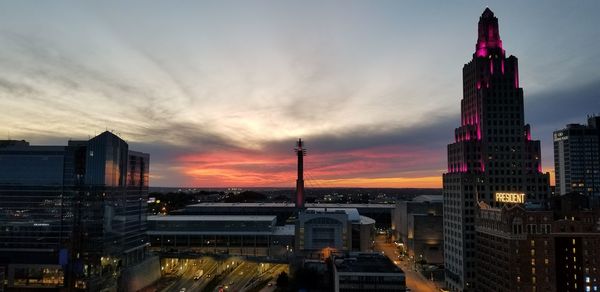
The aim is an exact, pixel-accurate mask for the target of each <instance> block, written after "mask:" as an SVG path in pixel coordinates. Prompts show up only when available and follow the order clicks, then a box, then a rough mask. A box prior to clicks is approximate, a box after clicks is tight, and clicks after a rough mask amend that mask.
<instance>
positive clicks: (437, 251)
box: [392, 195, 444, 264]
mask: <svg viewBox="0 0 600 292" xmlns="http://www.w3.org/2000/svg"><path fill="white" fill-rule="evenodd" d="M442 202H443V198H442V196H431V195H423V196H417V197H415V198H414V199H413V200H412V201H400V202H397V203H396V208H395V209H394V211H393V213H392V232H393V237H394V239H395V240H396V241H398V242H400V243H402V244H403V246H404V247H405V248H406V252H408V254H409V256H412V257H413V258H419V259H423V260H425V261H426V262H427V263H432V264H439V263H443V262H444V253H443V251H444V234H443V231H444V228H443V226H444V225H443V205H442Z"/></svg>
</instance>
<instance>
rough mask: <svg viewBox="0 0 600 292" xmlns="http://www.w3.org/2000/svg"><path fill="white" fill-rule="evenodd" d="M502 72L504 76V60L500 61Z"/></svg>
mask: <svg viewBox="0 0 600 292" xmlns="http://www.w3.org/2000/svg"><path fill="white" fill-rule="evenodd" d="M500 70H501V71H502V75H504V58H502V60H501V61H500Z"/></svg>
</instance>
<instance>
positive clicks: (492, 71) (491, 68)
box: [490, 59, 494, 75]
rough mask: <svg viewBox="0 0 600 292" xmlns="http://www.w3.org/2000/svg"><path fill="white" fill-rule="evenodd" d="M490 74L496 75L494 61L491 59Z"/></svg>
mask: <svg viewBox="0 0 600 292" xmlns="http://www.w3.org/2000/svg"><path fill="white" fill-rule="evenodd" d="M490 74H492V75H494V60H492V59H490Z"/></svg>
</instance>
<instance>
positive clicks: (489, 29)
mask: <svg viewBox="0 0 600 292" xmlns="http://www.w3.org/2000/svg"><path fill="white" fill-rule="evenodd" d="M454 139H455V141H454V143H452V144H449V145H448V172H447V173H445V174H444V176H443V185H444V191H443V196H444V263H445V268H446V284H447V286H448V288H450V290H452V291H475V289H473V285H474V283H473V279H474V278H475V277H474V270H475V269H474V266H475V264H476V261H475V258H474V255H475V225H474V222H475V219H476V218H475V214H476V212H475V211H476V209H475V208H476V206H478V204H477V203H478V201H482V202H485V203H487V204H489V205H491V206H500V205H502V204H507V202H513V203H522V202H523V201H526V202H530V203H542V202H543V201H544V200H545V199H546V198H547V196H548V194H549V192H550V189H549V185H548V182H549V174H548V173H546V174H544V173H542V165H541V161H540V142H539V141H534V140H531V132H530V127H529V125H526V124H525V123H524V115H523V89H522V88H520V87H519V69H518V61H517V58H516V57H515V56H510V57H508V58H507V57H506V56H505V51H504V49H503V48H502V40H501V39H500V33H499V30H498V19H497V18H496V17H495V16H494V13H493V12H492V11H491V10H490V9H489V8H486V9H485V11H484V12H483V14H482V15H481V17H480V18H479V26H478V39H477V44H476V46H475V53H474V54H473V59H472V60H471V61H469V63H467V64H465V65H464V67H463V98H462V100H461V123H460V127H458V128H456V129H455V131H454ZM506 248H508V246H507V247H506ZM491 268H493V267H491Z"/></svg>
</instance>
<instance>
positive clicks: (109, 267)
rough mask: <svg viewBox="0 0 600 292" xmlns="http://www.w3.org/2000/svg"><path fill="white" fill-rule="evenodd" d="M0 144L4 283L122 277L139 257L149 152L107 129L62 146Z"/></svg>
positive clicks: (94, 282) (93, 282) (104, 283)
mask: <svg viewBox="0 0 600 292" xmlns="http://www.w3.org/2000/svg"><path fill="white" fill-rule="evenodd" d="M0 145H3V146H1V147H0V267H4V269H5V270H6V271H7V273H6V275H7V279H8V289H21V288H31V287H46V288H60V287H65V288H66V287H77V288H82V289H87V290H92V291H94V290H99V289H101V288H106V287H116V286H117V285H118V284H119V281H125V282H126V279H124V278H122V277H121V278H119V275H121V273H122V272H123V271H126V270H127V268H129V267H133V266H135V265H138V264H140V263H142V262H144V261H145V260H146V252H145V250H146V246H147V242H146V241H147V240H146V237H145V236H146V235H145V233H146V204H147V200H148V174H149V155H148V154H145V153H140V152H135V151H130V150H129V147H128V144H127V143H126V142H125V141H123V140H122V139H120V138H119V137H117V136H116V135H114V134H112V133H110V132H104V133H102V134H100V135H98V136H96V137H94V138H92V139H90V140H89V141H69V143H68V145H67V146H30V145H29V143H27V142H24V141H22V142H19V143H12V142H6V141H3V142H0ZM115 275H116V277H115ZM125 282H121V283H120V284H121V285H120V286H121V287H127V284H126V283H125ZM140 282H143V281H140ZM140 288H141V287H140Z"/></svg>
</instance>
